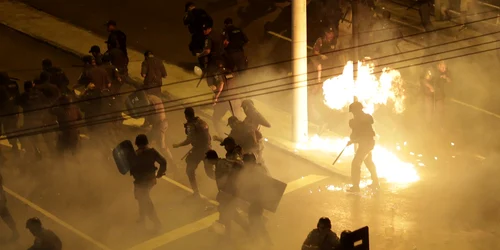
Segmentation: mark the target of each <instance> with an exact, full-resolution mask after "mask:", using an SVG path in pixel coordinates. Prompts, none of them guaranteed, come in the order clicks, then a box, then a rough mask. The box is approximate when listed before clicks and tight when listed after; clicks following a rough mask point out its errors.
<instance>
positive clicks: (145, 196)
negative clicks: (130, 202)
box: [130, 134, 167, 230]
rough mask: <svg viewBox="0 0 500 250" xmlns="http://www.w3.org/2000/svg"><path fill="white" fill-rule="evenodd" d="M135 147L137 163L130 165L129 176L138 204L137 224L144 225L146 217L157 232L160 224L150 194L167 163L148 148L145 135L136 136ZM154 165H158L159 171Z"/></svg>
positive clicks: (163, 172)
mask: <svg viewBox="0 0 500 250" xmlns="http://www.w3.org/2000/svg"><path fill="white" fill-rule="evenodd" d="M135 145H136V146H137V150H136V153H137V161H136V163H135V164H133V165H132V168H131V169H130V175H132V176H133V177H134V195H135V199H136V200H137V202H138V204H139V223H141V224H143V223H145V220H146V217H148V218H149V219H150V220H151V221H152V222H153V223H154V224H155V229H156V230H159V229H160V228H161V222H160V219H159V218H158V215H157V214H156V210H155V207H154V204H153V201H152V200H151V196H150V192H151V189H152V188H153V186H154V185H156V179H158V178H161V177H162V176H163V175H165V172H167V161H166V160H165V158H163V156H162V155H161V154H160V153H158V151H156V149H154V148H150V147H149V141H148V137H147V136H146V135H144V134H140V135H138V136H137V137H136V138H135ZM155 163H158V164H159V165H160V168H159V169H158V168H157V167H156V166H155ZM157 170H158V171H157Z"/></svg>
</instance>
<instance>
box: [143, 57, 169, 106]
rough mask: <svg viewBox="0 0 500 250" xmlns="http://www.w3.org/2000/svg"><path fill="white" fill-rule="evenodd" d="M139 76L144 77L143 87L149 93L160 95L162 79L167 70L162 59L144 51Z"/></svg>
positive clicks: (165, 75)
mask: <svg viewBox="0 0 500 250" xmlns="http://www.w3.org/2000/svg"><path fill="white" fill-rule="evenodd" d="M141 76H142V77H143V78H144V88H145V89H146V91H147V92H148V93H149V94H151V95H156V96H158V97H161V94H162V93H161V86H162V84H163V83H162V79H163V78H166V77H167V70H166V69H165V65H164V64H163V62H162V60H160V59H158V58H157V57H155V56H154V54H153V52H151V51H149V50H148V51H146V52H144V61H143V62H142V65H141Z"/></svg>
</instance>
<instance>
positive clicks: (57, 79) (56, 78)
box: [40, 59, 71, 95]
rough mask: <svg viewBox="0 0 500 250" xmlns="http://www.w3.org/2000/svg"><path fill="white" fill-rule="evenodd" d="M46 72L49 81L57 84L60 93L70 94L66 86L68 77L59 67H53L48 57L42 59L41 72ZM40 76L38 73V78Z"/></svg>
mask: <svg viewBox="0 0 500 250" xmlns="http://www.w3.org/2000/svg"><path fill="white" fill-rule="evenodd" d="M43 72H46V73H48V75H49V82H50V83H52V84H54V85H55V86H57V88H59V91H60V92H61V94H65V95H67V94H71V91H70V90H69V88H68V85H69V79H68V77H67V76H66V74H65V73H64V71H63V70H62V69H61V68H58V67H54V66H53V65H52V61H51V60H50V59H44V60H43V61H42V73H43ZM41 77H42V76H41V75H40V78H41Z"/></svg>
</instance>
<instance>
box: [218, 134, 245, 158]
mask: <svg viewBox="0 0 500 250" xmlns="http://www.w3.org/2000/svg"><path fill="white" fill-rule="evenodd" d="M220 145H221V146H223V147H224V149H225V150H226V159H228V160H233V161H242V160H243V151H242V149H241V147H240V146H239V145H238V144H236V141H235V140H234V138H232V137H226V138H225V139H224V140H223V141H222V142H221V143H220Z"/></svg>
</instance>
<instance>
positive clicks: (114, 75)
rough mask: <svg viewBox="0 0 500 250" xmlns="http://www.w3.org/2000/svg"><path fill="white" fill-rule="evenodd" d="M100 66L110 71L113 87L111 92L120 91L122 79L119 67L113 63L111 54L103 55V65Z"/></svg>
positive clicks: (107, 71) (109, 75)
mask: <svg viewBox="0 0 500 250" xmlns="http://www.w3.org/2000/svg"><path fill="white" fill-rule="evenodd" d="M99 67H100V68H102V69H104V70H105V71H106V73H108V78H109V80H110V81H111V87H110V88H109V90H110V92H111V94H117V93H119V92H120V88H121V86H122V79H121V78H120V74H119V72H118V69H117V68H116V67H115V66H114V65H113V64H112V63H111V58H110V56H109V55H103V56H102V65H100V66H99Z"/></svg>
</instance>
